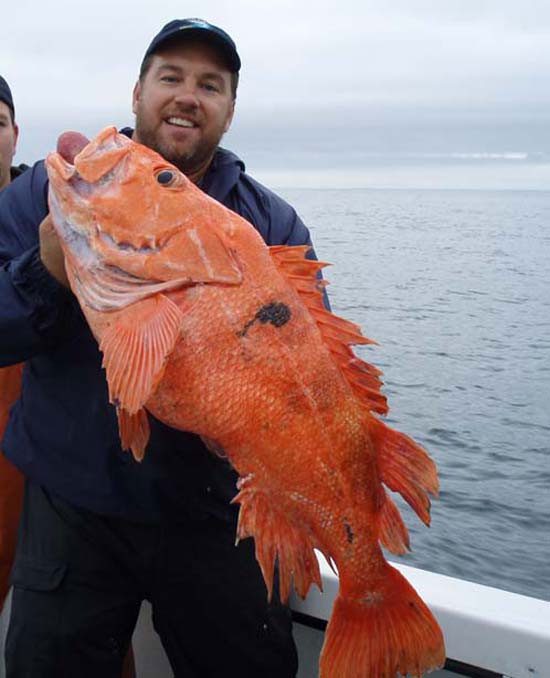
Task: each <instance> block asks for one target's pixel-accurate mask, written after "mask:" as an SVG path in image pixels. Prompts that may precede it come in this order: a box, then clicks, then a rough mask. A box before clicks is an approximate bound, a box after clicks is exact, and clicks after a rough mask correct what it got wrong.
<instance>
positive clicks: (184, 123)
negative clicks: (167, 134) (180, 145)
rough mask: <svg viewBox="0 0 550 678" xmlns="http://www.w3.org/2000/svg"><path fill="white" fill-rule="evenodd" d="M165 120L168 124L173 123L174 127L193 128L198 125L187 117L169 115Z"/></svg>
mask: <svg viewBox="0 0 550 678" xmlns="http://www.w3.org/2000/svg"><path fill="white" fill-rule="evenodd" d="M166 122H167V123H168V124H169V125H174V126H175V127H183V128H186V129H193V128H196V127H198V125H197V124H196V123H195V122H193V121H192V120H189V119H188V118H177V117H170V118H166Z"/></svg>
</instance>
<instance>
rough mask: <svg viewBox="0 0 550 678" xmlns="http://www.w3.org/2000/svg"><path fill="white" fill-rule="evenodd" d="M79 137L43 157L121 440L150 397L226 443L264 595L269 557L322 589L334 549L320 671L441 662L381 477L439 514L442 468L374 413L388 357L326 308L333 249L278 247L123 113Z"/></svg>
mask: <svg viewBox="0 0 550 678" xmlns="http://www.w3.org/2000/svg"><path fill="white" fill-rule="evenodd" d="M74 141H75V139H74V137H69V138H68V139H67V138H66V137H65V138H63V137H62V139H61V140H60V143H59V146H60V150H63V146H64V145H65V146H71V144H72V145H76V146H78V144H74ZM80 148H81V150H79V152H78V153H77V154H76V156H75V157H72V155H73V153H72V152H71V153H67V152H66V153H65V157H63V153H53V154H51V155H50V156H49V157H48V159H47V168H48V174H49V177H50V208H51V213H52V215H53V219H54V223H55V226H56V229H57V231H58V233H59V236H60V239H61V241H62V246H63V249H64V253H65V258H66V267H67V275H68V278H69V281H70V284H71V287H72V289H73V291H74V293H75V295H76V296H77V298H78V300H79V302H80V305H81V307H82V309H83V312H84V314H85V316H86V318H87V320H88V322H89V325H90V327H91V329H92V331H93V333H94V335H95V336H96V338H97V340H98V342H99V345H100V348H101V351H102V352H103V357H104V367H105V370H106V375H107V381H108V384H109V394H110V400H111V402H112V403H113V404H114V405H115V407H116V408H117V413H118V420H119V429H120V435H121V440H122V444H123V446H124V447H125V448H126V449H131V450H132V452H133V454H134V456H135V457H136V458H137V459H141V458H142V457H143V454H144V452H145V448H146V445H147V441H148V437H149V426H148V420H147V415H146V410H148V411H149V412H151V413H152V414H153V415H154V416H155V417H157V418H158V419H160V420H161V421H163V422H165V423H166V424H168V425H169V426H172V427H175V428H178V429H182V430H186V431H192V432H194V433H196V434H198V435H200V436H202V437H203V439H204V440H205V441H208V443H209V444H210V445H211V446H213V447H214V448H216V449H217V450H219V449H222V450H223V452H224V454H225V455H226V456H227V458H228V459H229V461H230V462H231V464H232V465H233V467H234V468H235V469H236V470H237V471H238V473H239V475H240V478H241V480H240V482H239V492H238V494H237V496H236V497H235V500H234V501H235V502H237V503H239V504H240V514H239V524H238V535H237V536H238V538H245V537H248V536H252V537H254V539H255V544H256V557H257V559H258V562H259V564H260V567H261V569H262V573H263V576H264V579H265V582H266V586H267V589H268V593H269V595H271V591H272V587H273V576H274V568H275V563H276V562H277V564H278V571H279V578H280V591H281V597H282V598H283V600H286V599H287V598H288V595H289V593H290V588H291V585H292V584H293V585H294V587H295V588H296V590H297V592H298V593H299V594H300V595H301V596H305V595H306V594H307V592H308V590H309V587H310V586H311V584H312V583H315V584H317V585H318V586H319V587H320V586H321V577H320V573H319V567H318V563H317V559H316V556H315V552H314V549H318V550H320V551H321V552H322V553H324V554H325V556H326V557H327V559H329V561H333V562H334V563H335V564H336V566H337V568H338V572H339V578H340V591H339V595H338V597H337V599H336V602H335V605H334V610H333V614H332V618H331V620H330V622H329V625H328V628H327V633H326V640H325V645H324V649H323V652H322V656H321V662H320V675H321V677H322V678H367V677H368V678H389V677H390V676H391V677H393V676H396V675H398V674H401V675H405V674H410V675H413V676H420V675H422V674H423V673H424V672H425V671H428V670H430V669H433V668H436V667H438V666H440V665H441V664H442V663H443V662H444V658H445V651H444V645H443V638H442V634H441V631H440V629H439V627H438V625H437V622H436V621H435V619H434V617H433V616H432V614H431V612H430V611H429V610H428V608H427V607H426V605H425V604H424V603H423V602H422V600H421V599H420V598H419V596H418V595H417V594H416V592H415V591H414V589H413V588H412V587H411V586H410V585H409V584H408V582H407V581H406V580H405V579H404V577H403V576H402V575H401V574H400V573H399V572H398V571H397V570H395V569H394V568H393V567H391V566H390V565H389V564H388V563H387V562H386V560H385V558H384V556H383V553H382V550H381V546H380V545H381V544H382V545H383V546H385V547H386V548H388V549H389V550H390V551H392V552H393V553H403V552H404V551H406V550H407V547H408V543H409V542H408V535H407V529H406V527H405V525H404V523H403V521H402V519H401V517H400V515H399V512H398V510H397V508H396V506H395V504H394V503H393V501H392V499H391V498H390V496H389V494H388V493H387V492H386V490H385V486H386V487H388V488H390V489H391V490H394V491H397V492H399V493H401V494H402V496H403V497H404V498H405V499H406V500H407V501H408V503H409V504H410V505H411V506H412V508H413V509H414V510H415V511H416V513H417V514H418V515H419V517H420V518H421V519H422V520H423V521H424V522H425V523H427V524H428V523H429V506H430V502H429V498H428V494H429V493H431V494H436V493H437V490H438V481H437V473H436V469H435V465H434V463H433V462H432V461H431V459H430V458H429V457H428V455H427V454H426V452H425V451H424V450H423V449H422V448H421V447H419V446H418V445H416V443H414V442H413V441H412V440H411V439H410V438H408V437H406V436H404V435H403V434H401V433H397V432H395V431H392V430H391V429H389V428H388V427H386V425H385V424H384V423H383V422H382V421H381V420H380V419H379V418H378V417H377V414H384V413H385V412H386V411H387V405H386V400H385V398H384V396H383V395H382V394H381V391H380V387H381V382H380V378H379V377H380V372H379V371H378V370H376V369H375V368H374V367H372V366H371V365H369V364H367V363H365V362H363V361H361V360H359V359H358V358H357V357H356V356H355V355H354V353H353V352H352V349H351V348H350V346H351V345H353V344H366V343H369V342H370V340H368V339H367V338H365V337H364V336H363V335H362V334H361V332H360V330H359V328H358V327H357V326H356V325H354V324H353V323H351V322H348V321H346V320H343V319H341V318H338V317H336V316H334V315H333V314H331V313H329V312H328V311H327V310H325V308H324V307H323V302H322V284H323V283H320V282H319V280H318V278H317V272H318V270H319V269H320V268H322V267H323V266H324V264H323V263H320V262H317V261H310V260H308V259H306V258H305V255H306V252H307V249H308V248H307V247H282V246H281V247H267V246H266V245H265V243H264V242H263V240H262V238H261V237H260V235H259V234H258V233H257V232H256V231H255V229H254V228H253V227H252V226H251V225H250V224H248V223H247V222H246V221H244V220H243V219H242V218H240V217H239V216H237V215H236V214H234V213H232V212H231V211H229V210H227V209H226V208H225V207H223V206H222V205H220V204H219V203H217V202H216V201H214V200H212V199H211V198H210V197H208V196H207V195H205V194H204V193H203V192H202V191H200V190H199V189H198V188H197V187H195V186H194V185H193V184H192V183H191V182H190V181H188V180H187V179H186V177H185V176H184V175H183V174H181V173H180V172H179V171H178V170H177V169H175V168H174V167H173V166H171V165H169V164H168V163H167V162H166V161H165V160H163V159H162V158H161V157H160V156H158V155H157V154H156V153H154V152H153V151H151V150H150V149H148V148H145V147H143V146H140V145H138V144H135V143H133V142H131V141H130V140H129V139H127V138H126V137H124V136H122V135H120V134H117V132H116V130H115V129H114V128H108V129H106V130H104V131H103V132H101V133H100V134H99V135H98V137H97V138H96V139H94V140H93V141H92V142H90V143H88V144H86V145H85V146H84V147H83V148H82V144H80ZM68 160H69V162H68Z"/></svg>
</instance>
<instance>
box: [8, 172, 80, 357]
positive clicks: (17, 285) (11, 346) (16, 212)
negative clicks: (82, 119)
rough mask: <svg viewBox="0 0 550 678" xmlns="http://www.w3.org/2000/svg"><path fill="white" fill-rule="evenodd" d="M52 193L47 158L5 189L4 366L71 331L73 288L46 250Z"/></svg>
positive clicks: (73, 310)
mask: <svg viewBox="0 0 550 678" xmlns="http://www.w3.org/2000/svg"><path fill="white" fill-rule="evenodd" d="M46 195H47V178H46V172H45V170H44V167H43V165H42V164H41V163H39V164H37V165H35V166H34V167H33V168H32V170H28V171H27V172H26V173H25V174H24V175H23V176H22V177H20V178H19V179H18V180H17V182H14V183H13V184H11V185H10V186H9V187H8V188H6V189H5V190H4V191H3V192H2V194H1V195H0V366H5V365H11V364H14V363H17V362H21V361H23V360H27V359H28V358H30V357H32V356H33V355H36V354H37V353H40V352H42V351H44V350H46V349H47V348H48V346H50V345H52V344H53V343H55V342H56V341H57V340H58V339H59V337H60V336H62V335H63V334H64V332H66V329H67V327H68V325H69V324H70V319H71V317H73V316H74V313H75V306H74V302H73V298H72V296H71V294H70V292H69V291H68V290H67V289H66V288H65V287H64V286H63V285H62V284H60V283H59V282H58V281H57V280H56V279H55V278H54V277H53V276H52V275H51V274H50V273H49V271H48V270H47V269H46V267H45V266H44V263H43V261H42V259H41V256H40V245H39V233H38V229H39V225H40V223H41V222H42V221H43V220H44V218H45V217H46V215H47V211H48V207H47V198H46Z"/></svg>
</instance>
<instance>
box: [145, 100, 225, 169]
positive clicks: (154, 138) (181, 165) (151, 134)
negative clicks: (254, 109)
mask: <svg viewBox="0 0 550 678" xmlns="http://www.w3.org/2000/svg"><path fill="white" fill-rule="evenodd" d="M135 135H136V138H137V139H139V142H140V143H141V144H143V145H144V146H147V147H148V148H150V149H151V150H153V151H156V152H157V153H158V154H159V155H161V156H162V157H163V158H164V159H165V160H166V161H167V162H169V163H171V164H172V165H175V166H176V167H177V168H178V169H179V170H180V172H183V174H185V175H189V174H193V173H194V172H196V171H197V170H199V169H201V168H205V167H206V166H207V165H208V164H209V163H210V161H211V160H212V158H213V156H214V153H215V152H216V149H217V147H218V143H219V141H220V139H221V135H220V138H219V139H217V140H216V142H215V143H212V142H210V143H209V142H208V141H206V140H203V141H200V142H199V143H197V144H195V145H194V146H193V147H191V148H189V149H188V150H186V151H183V152H182V151H179V150H177V149H176V148H175V147H174V146H175V145H174V144H172V143H170V142H168V141H165V140H164V139H162V138H160V135H158V134H157V132H156V131H155V129H153V128H152V127H151V126H149V125H148V124H147V123H146V122H145V121H144V120H143V118H142V117H141V116H140V115H139V113H138V115H136V129H135Z"/></svg>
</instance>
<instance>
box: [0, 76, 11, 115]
mask: <svg viewBox="0 0 550 678" xmlns="http://www.w3.org/2000/svg"><path fill="white" fill-rule="evenodd" d="M0 101H3V102H4V103H5V104H6V106H7V107H8V108H9V109H10V110H11V114H12V115H15V107H14V105H13V98H12V96H11V89H10V86H9V85H8V83H7V82H6V81H5V80H4V78H3V77H2V76H1V75H0Z"/></svg>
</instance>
